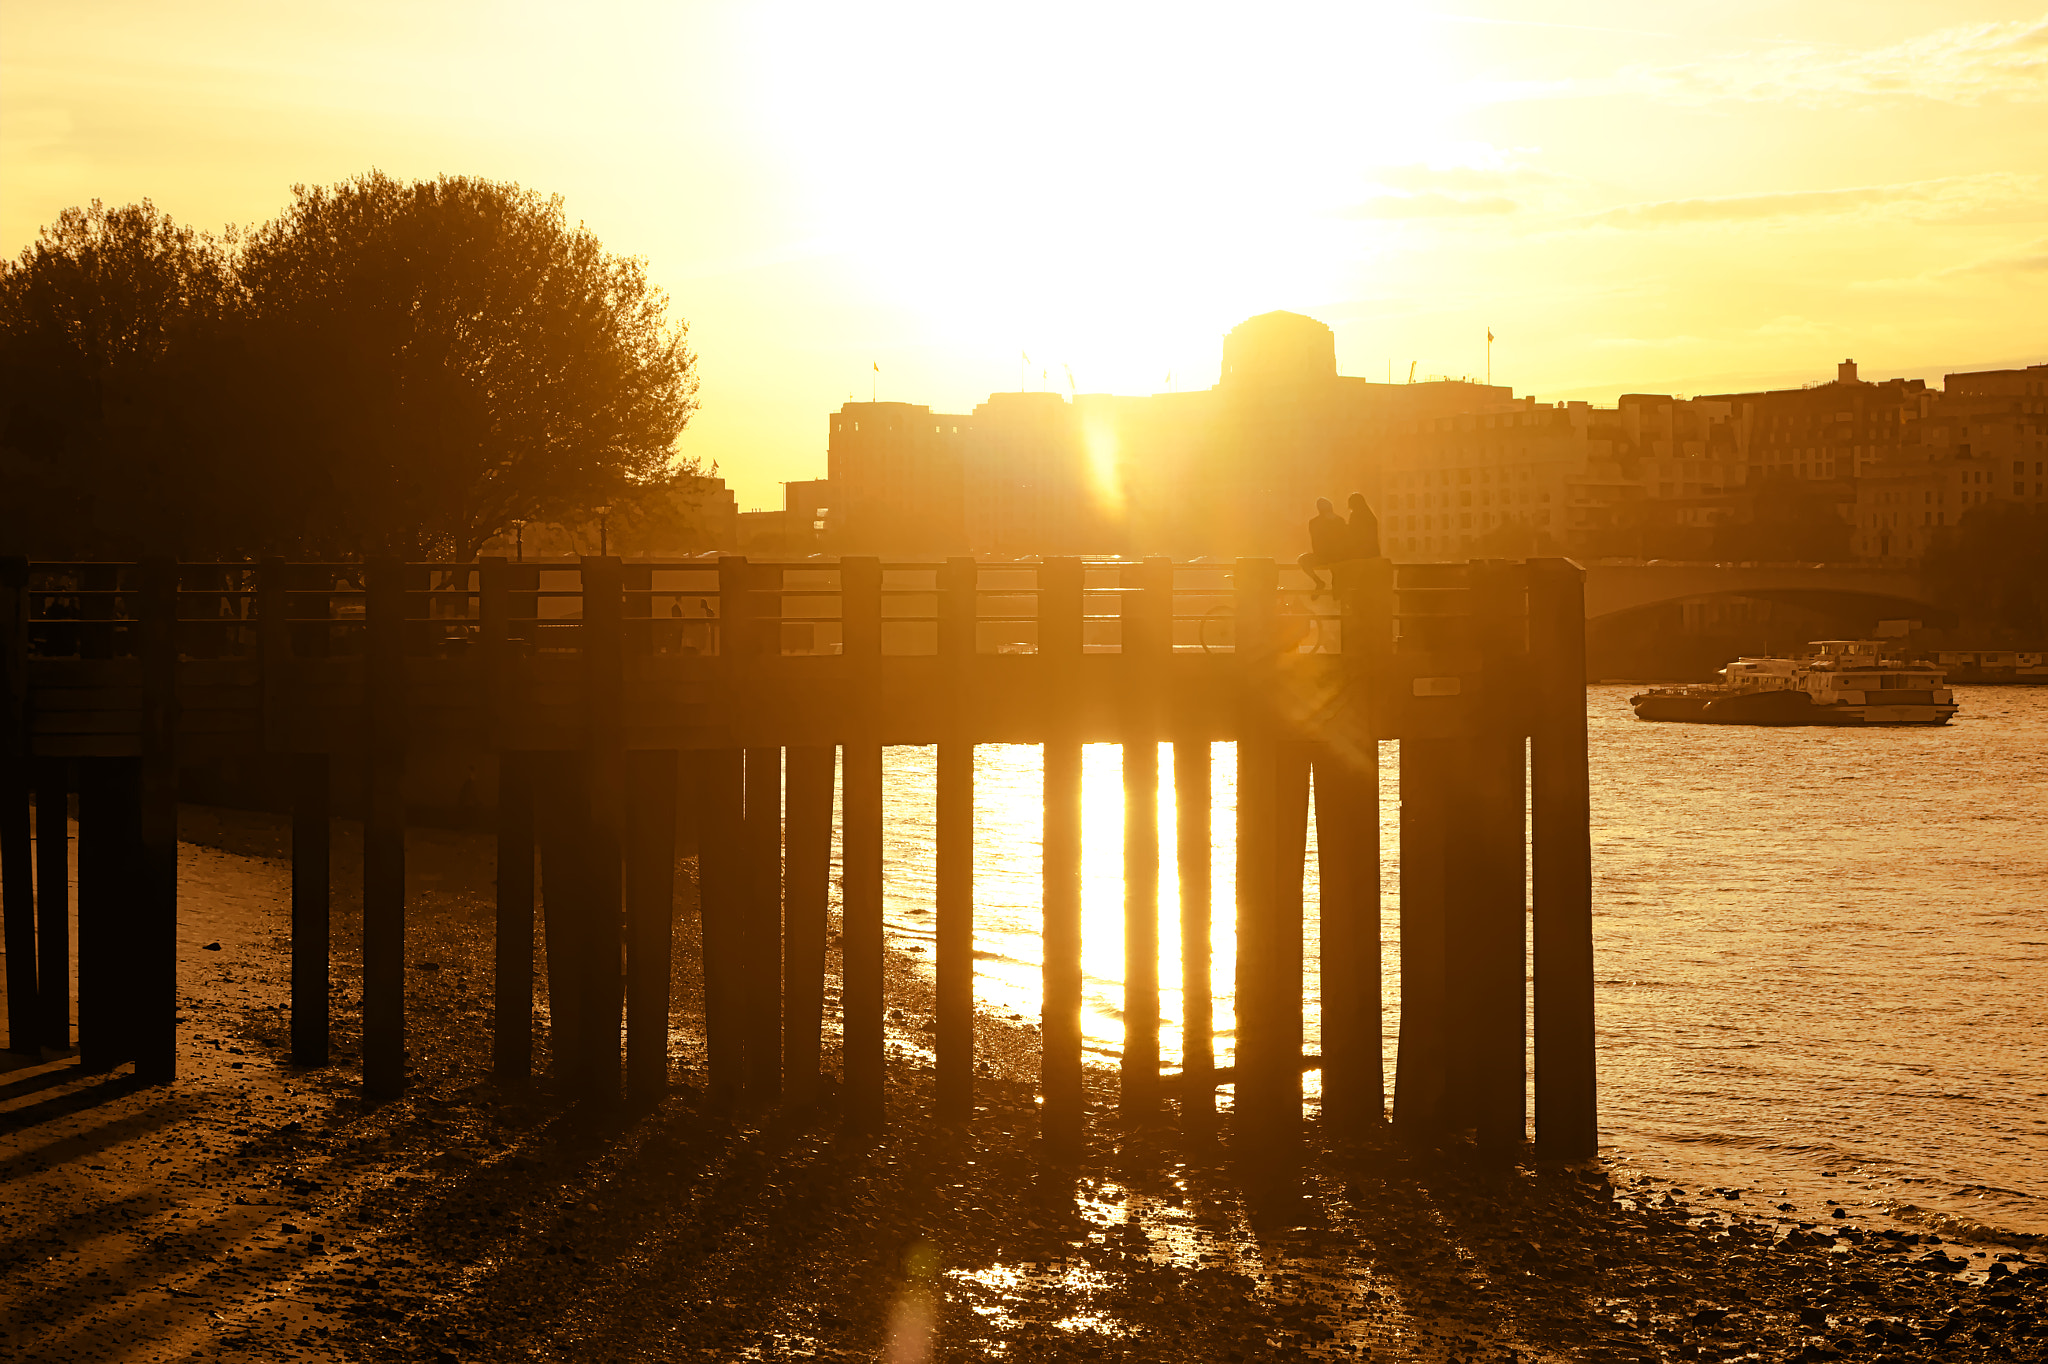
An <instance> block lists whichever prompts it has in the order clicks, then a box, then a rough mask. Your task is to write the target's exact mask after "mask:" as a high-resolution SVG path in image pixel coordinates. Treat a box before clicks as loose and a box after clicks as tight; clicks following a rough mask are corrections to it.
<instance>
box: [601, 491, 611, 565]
mask: <svg viewBox="0 0 2048 1364" xmlns="http://www.w3.org/2000/svg"><path fill="white" fill-rule="evenodd" d="M611 514H612V504H611V503H609V502H603V503H600V504H598V508H597V556H598V557H599V558H600V559H602V558H604V557H605V556H606V555H608V554H610V553H611V544H610V540H609V530H610V527H609V518H610V517H611Z"/></svg>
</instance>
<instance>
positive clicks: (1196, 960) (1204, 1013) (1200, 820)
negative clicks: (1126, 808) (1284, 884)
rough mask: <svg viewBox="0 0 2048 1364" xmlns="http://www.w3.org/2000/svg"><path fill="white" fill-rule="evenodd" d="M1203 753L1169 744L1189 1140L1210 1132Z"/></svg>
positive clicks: (1202, 743) (1205, 748)
mask: <svg viewBox="0 0 2048 1364" xmlns="http://www.w3.org/2000/svg"><path fill="white" fill-rule="evenodd" d="M1210 766H1211V764H1210V752H1209V741H1208V740H1207V739H1186V740H1181V741H1179V742H1177V743H1175V744H1174V746H1173V805H1174V816H1173V831H1174V843H1175V848H1174V866H1175V875H1176V877H1177V878H1178V880H1179V883H1180V973H1181V976H1180V979H1181V986H1180V988H1181V1034H1180V1036H1181V1043H1180V1046H1181V1058H1182V1059H1181V1091H1180V1120H1181V1127H1182V1129H1183V1130H1184V1131H1186V1132H1187V1133H1188V1134H1189V1135H1190V1136H1195V1137H1208V1136H1212V1135H1214V1131H1215V1126H1216V1078H1215V1077H1216V1011H1215V1002H1214V999H1213V997H1212V991H1211V985H1210V980H1209V976H1210V970H1211V964H1212V959H1213V929H1212V927H1211V922H1210V920H1211V910H1210V904H1211V897H1212V895H1213V879H1214V878H1213V876H1212V874H1211V867H1210V860H1211V858H1212V857H1213V856H1214V853H1213V850H1212V848H1211V846H1210V842H1211V834H1210V782H1211V775H1210Z"/></svg>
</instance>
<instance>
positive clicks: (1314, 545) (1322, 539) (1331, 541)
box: [1295, 497, 1352, 596]
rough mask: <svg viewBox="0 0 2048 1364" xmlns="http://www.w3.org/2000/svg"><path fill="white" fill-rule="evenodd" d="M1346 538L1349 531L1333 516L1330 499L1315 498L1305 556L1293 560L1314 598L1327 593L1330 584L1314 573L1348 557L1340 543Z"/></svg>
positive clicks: (1339, 517) (1338, 517)
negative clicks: (1306, 576) (1299, 568)
mask: <svg viewBox="0 0 2048 1364" xmlns="http://www.w3.org/2000/svg"><path fill="white" fill-rule="evenodd" d="M1349 534H1350V528H1349V527H1348V526H1346V525H1345V524H1344V518H1343V517H1341V516H1339V515H1337V509H1336V508H1335V507H1334V506H1332V505H1330V499H1329V498H1327V497H1319V498H1317V499H1316V514H1315V519H1314V520H1312V521H1310V522H1309V523H1308V553H1306V554H1304V555H1302V556H1301V557H1300V558H1299V559H1297V560H1295V562H1296V563H1298V564H1300V565H1301V571H1302V572H1304V573H1306V574H1308V583H1309V589H1310V591H1311V592H1313V593H1315V594H1316V595H1318V596H1320V595H1321V594H1323V593H1325V592H1328V591H1329V590H1330V584H1329V583H1327V582H1325V581H1324V580H1323V576H1322V575H1321V574H1320V573H1317V572H1316V570H1317V569H1319V568H1328V567H1330V565H1332V564H1335V563H1339V562H1341V561H1343V560H1345V559H1348V558H1350V557H1352V556H1351V555H1350V554H1349V553H1348V552H1347V548H1348V547H1347V546H1346V545H1345V543H1344V541H1345V539H1346V537H1347V536H1349Z"/></svg>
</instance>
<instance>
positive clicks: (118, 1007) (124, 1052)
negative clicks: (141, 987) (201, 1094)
mask: <svg viewBox="0 0 2048 1364" xmlns="http://www.w3.org/2000/svg"><path fill="white" fill-rule="evenodd" d="M140 766H141V764H140V762H139V761H138V760H137V759H135V758H95V759H92V760H90V761H86V762H81V763H80V764H79V782H78V1059H79V1063H80V1064H81V1065H82V1066H84V1067H85V1069H87V1070H112V1069H113V1068H114V1067H115V1066H117V1065H120V1064H121V1063H122V1062H123V1061H132V1060H134V1059H135V1054H136V1053H135V1034H136V1024H137V1022H138V1021H139V1011H138V1010H137V1008H136V1001H137V996H136V987H137V985H138V984H139V976H140V974H141V969H140V968H141V967H142V958H141V957H140V956H139V954H137V953H136V952H135V951H134V950H133V949H134V947H135V945H136V942H135V937H136V930H137V929H138V928H139V927H140V924H139V923H138V922H137V915H136V913H135V907H136V902H137V898H138V897H137V895H136V890H137V881H138V878H137V876H136V866H135V864H136V862H137V861H138V860H139V857H138V854H139V852H140V845H141V841H142V832H141V819H140V815H141V809H142V792H141V771H140Z"/></svg>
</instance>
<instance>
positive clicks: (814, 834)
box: [782, 747, 836, 1108]
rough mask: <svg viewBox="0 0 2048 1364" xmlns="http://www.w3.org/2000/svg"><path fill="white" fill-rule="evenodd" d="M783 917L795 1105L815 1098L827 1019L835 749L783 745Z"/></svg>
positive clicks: (785, 1090)
mask: <svg viewBox="0 0 2048 1364" xmlns="http://www.w3.org/2000/svg"><path fill="white" fill-rule="evenodd" d="M788 753H789V756H788V766H789V771H788V776H787V783H788V792H787V797H786V799H787V801H788V806H789V808H788V813H787V816H786V818H785V832H784V835H783V836H784V838H785V840H786V842H787V844H788V848H787V852H786V853H785V856H784V863H785V867H786V870H785V872H784V877H785V880H786V883H787V884H786V888H785V890H784V891H783V922H782V1098H783V1102H784V1103H786V1104H788V1105H790V1106H791V1107H792V1108H808V1107H810V1106H811V1105H813V1104H815V1103H817V1101H818V1081H819V1069H820V1066H819V1057H820V1052H821V1043H822V1041H823V1033H824V1027H825V940H826V936H827V934H828V932H829V931H830V923H829V921H830V917H831V901H832V778H833V771H832V769H833V762H834V758H835V756H836V755H835V754H834V751H833V750H832V749H830V748H827V747H804V748H792V749H790V750H789V751H788Z"/></svg>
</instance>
